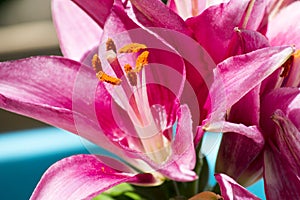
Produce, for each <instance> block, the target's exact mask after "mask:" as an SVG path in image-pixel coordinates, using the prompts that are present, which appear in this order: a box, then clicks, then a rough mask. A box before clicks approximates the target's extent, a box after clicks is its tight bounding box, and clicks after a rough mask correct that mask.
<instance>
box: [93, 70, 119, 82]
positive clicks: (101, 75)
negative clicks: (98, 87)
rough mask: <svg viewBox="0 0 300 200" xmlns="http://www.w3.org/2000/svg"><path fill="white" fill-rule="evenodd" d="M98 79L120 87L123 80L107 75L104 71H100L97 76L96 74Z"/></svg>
mask: <svg viewBox="0 0 300 200" xmlns="http://www.w3.org/2000/svg"><path fill="white" fill-rule="evenodd" d="M96 76H97V78H98V79H99V80H100V81H104V82H106V83H110V84H112V85H120V84H121V82H122V80H121V79H119V78H116V77H113V76H110V75H108V74H106V73H105V72H103V71H99V72H98V73H97V74H96Z"/></svg>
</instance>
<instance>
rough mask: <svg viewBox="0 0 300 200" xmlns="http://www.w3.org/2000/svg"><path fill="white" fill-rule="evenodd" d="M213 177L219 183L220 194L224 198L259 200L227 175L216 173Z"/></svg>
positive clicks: (228, 199) (227, 199) (231, 199)
mask: <svg viewBox="0 0 300 200" xmlns="http://www.w3.org/2000/svg"><path fill="white" fill-rule="evenodd" d="M215 178H216V179H217V181H218V183H219V185H220V189H221V194H222V197H223V198H224V200H246V199H249V200H259V198H258V197H256V196H255V195H253V194H251V193H250V192H249V191H248V190H246V189H245V188H243V187H242V186H240V185H239V184H238V183H237V182H235V180H233V179H232V178H230V177H229V176H227V175H225V174H216V175H215Z"/></svg>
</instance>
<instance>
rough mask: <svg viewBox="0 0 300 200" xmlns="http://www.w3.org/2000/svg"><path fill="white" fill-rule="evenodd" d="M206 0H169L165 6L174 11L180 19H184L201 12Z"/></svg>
mask: <svg viewBox="0 0 300 200" xmlns="http://www.w3.org/2000/svg"><path fill="white" fill-rule="evenodd" d="M206 4H207V2H205V1H198V0H187V1H180V0H170V1H168V3H167V6H168V7H169V8H170V9H172V10H173V11H174V12H176V13H177V14H178V15H179V16H180V17H181V18H182V19H184V20H186V19H187V18H189V17H192V16H197V15H198V14H199V13H201V12H202V11H203V10H204V9H205V7H206V6H207V5H206Z"/></svg>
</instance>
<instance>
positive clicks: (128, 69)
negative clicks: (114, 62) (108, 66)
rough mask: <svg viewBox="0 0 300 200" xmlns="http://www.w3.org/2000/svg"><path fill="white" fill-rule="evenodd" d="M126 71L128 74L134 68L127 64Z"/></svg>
mask: <svg viewBox="0 0 300 200" xmlns="http://www.w3.org/2000/svg"><path fill="white" fill-rule="evenodd" d="M124 70H125V72H126V73H128V72H130V71H131V70H132V67H131V66H130V65H129V64H125V66H124Z"/></svg>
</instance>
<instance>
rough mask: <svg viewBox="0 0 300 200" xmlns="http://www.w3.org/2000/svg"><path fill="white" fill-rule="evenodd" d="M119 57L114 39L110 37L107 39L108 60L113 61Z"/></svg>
mask: <svg viewBox="0 0 300 200" xmlns="http://www.w3.org/2000/svg"><path fill="white" fill-rule="evenodd" d="M116 59H117V50H116V45H115V43H114V41H113V40H112V39H111V38H108V39H107V41H106V60H107V61H108V62H109V63H113V62H114V61H115V60H116Z"/></svg>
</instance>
